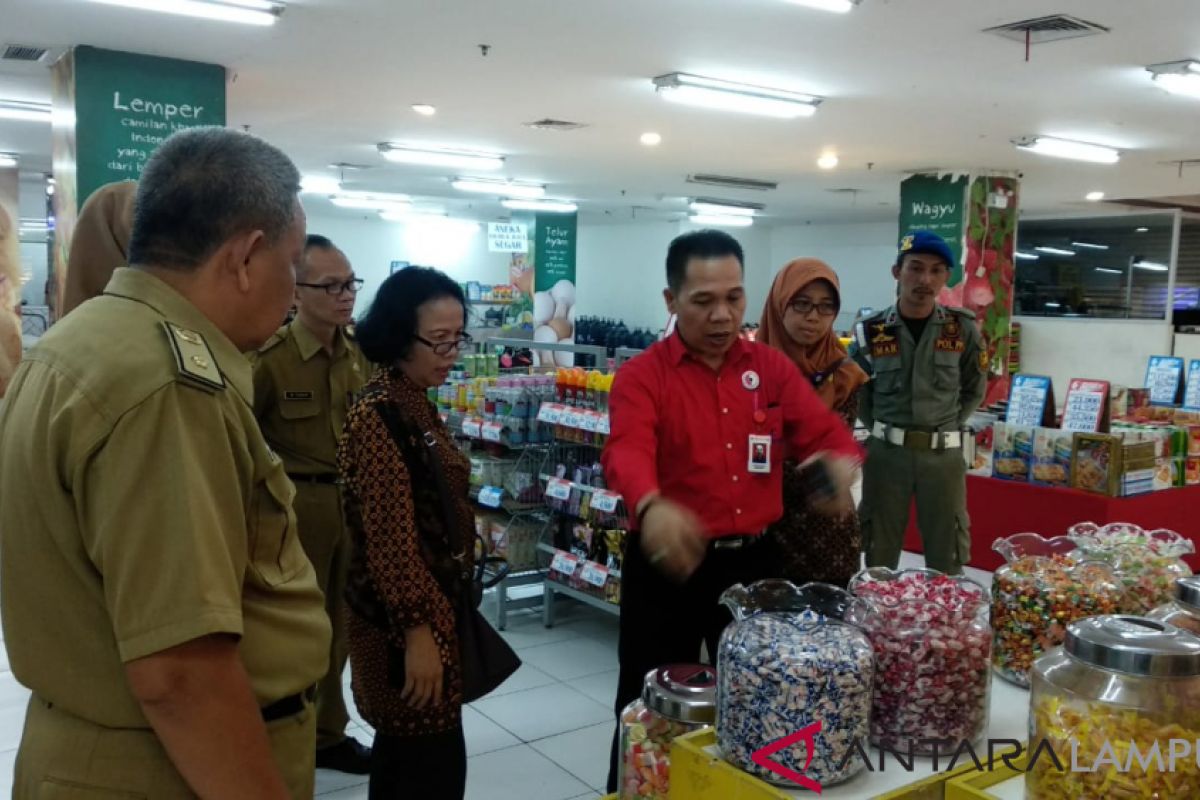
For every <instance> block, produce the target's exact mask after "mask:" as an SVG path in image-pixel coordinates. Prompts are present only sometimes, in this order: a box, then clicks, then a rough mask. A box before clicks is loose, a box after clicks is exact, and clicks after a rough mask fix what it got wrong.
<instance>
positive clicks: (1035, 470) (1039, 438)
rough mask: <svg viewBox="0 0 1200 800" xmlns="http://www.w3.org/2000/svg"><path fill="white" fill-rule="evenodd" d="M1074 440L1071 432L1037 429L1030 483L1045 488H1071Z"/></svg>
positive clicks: (1034, 433)
mask: <svg viewBox="0 0 1200 800" xmlns="http://www.w3.org/2000/svg"><path fill="white" fill-rule="evenodd" d="M1073 445H1074V438H1073V435H1072V433H1071V432H1070V431H1063V430H1059V429H1058V428H1035V429H1034V431H1033V462H1032V464H1031V468H1030V478H1029V479H1030V482H1032V483H1038V484H1042V485H1045V486H1069V485H1070V483H1071V453H1072V450H1073Z"/></svg>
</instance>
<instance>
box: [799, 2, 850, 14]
mask: <svg viewBox="0 0 1200 800" xmlns="http://www.w3.org/2000/svg"><path fill="white" fill-rule="evenodd" d="M788 2H790V3H795V4H796V5H798V6H808V7H809V8H815V9H817V10H818V11H832V12H833V13H835V14H845V13H846V12H847V11H849V10H850V9H852V8H854V7H855V6H856V5H858V2H859V0H788Z"/></svg>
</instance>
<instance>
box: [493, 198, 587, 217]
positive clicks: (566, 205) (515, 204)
mask: <svg viewBox="0 0 1200 800" xmlns="http://www.w3.org/2000/svg"><path fill="white" fill-rule="evenodd" d="M500 205H502V206H504V207H505V208H507V209H510V210H512V211H549V212H551V213H554V214H570V213H573V212H575V211H578V210H579V206H577V205H576V204H574V203H572V202H570V201H568V200H501V201H500Z"/></svg>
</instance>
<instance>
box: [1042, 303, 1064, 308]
mask: <svg viewBox="0 0 1200 800" xmlns="http://www.w3.org/2000/svg"><path fill="white" fill-rule="evenodd" d="M1045 306H1046V308H1062V303H1046V304H1045Z"/></svg>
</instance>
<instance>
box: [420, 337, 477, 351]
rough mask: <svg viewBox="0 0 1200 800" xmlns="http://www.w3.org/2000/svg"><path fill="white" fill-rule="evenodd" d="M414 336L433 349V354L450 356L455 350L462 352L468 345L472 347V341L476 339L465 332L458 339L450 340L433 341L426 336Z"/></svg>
mask: <svg viewBox="0 0 1200 800" xmlns="http://www.w3.org/2000/svg"><path fill="white" fill-rule="evenodd" d="M414 338H415V339H416V340H417V341H418V342H420V343H421V344H423V345H425V346H426V347H428V348H429V349H430V350H432V351H433V354H434V355H437V356H448V355H450V354H451V353H453V352H455V351H457V352H460V353H461V352H462V351H463V350H466V349H467V348H468V347H470V346H471V343H472V342H474V341H475V340H474V339H472V338H471V337H470V336H468V335H466V334H465V333H464V334H463V335H462V336H460V337H458V338H457V339H453V340H451V341H449V342H431V341H429V340H428V339H426V338H425V337H424V336H416V337H414Z"/></svg>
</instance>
